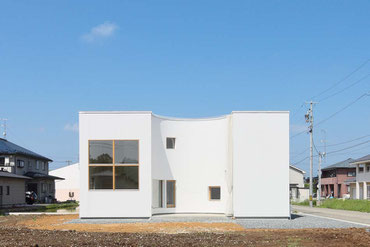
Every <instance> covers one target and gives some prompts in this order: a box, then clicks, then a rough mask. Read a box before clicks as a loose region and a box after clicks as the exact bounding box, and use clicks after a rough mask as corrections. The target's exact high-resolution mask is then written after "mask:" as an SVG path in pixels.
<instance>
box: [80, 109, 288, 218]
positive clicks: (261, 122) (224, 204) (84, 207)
mask: <svg viewBox="0 0 370 247" xmlns="http://www.w3.org/2000/svg"><path fill="white" fill-rule="evenodd" d="M79 124H80V132H79V133H80V164H81V201H80V203H81V205H80V217H81V218H96V217H103V218H109V217H151V215H153V214H158V213H221V214H225V215H230V216H235V217H290V211H289V113H288V112H233V113H231V114H230V115H227V116H222V117H218V118H208V119H175V118H166V117H160V116H157V115H154V114H152V113H151V112H80V122H79ZM167 138H175V146H174V147H175V148H174V149H168V148H167V147H166V142H167ZM99 140H101V141H103V140H108V142H110V141H111V140H113V145H118V144H115V143H116V140H120V141H122V140H123V141H124V140H136V141H137V142H138V162H137V163H138V164H135V165H134V166H135V167H136V166H137V167H138V188H135V189H113V188H112V189H96V188H95V189H91V186H90V189H89V176H92V175H89V171H90V170H89V169H95V168H94V166H100V167H104V166H106V165H95V164H89V155H90V154H89V143H90V142H91V141H93V142H96V141H99ZM89 141H90V142H89ZM109 145H110V144H109ZM113 149H114V148H113ZM117 152H118V151H116V154H114V152H113V156H114V157H115V155H117ZM117 159H118V158H117ZM114 160H115V158H113V163H116V161H114ZM91 162H93V161H91ZM94 162H95V161H94ZM109 162H111V161H109ZM121 165H122V164H121ZM108 166H112V165H108ZM128 166H130V165H128ZM113 167H114V168H113V173H115V172H117V170H118V166H116V165H113ZM104 169H106V168H104ZM107 169H108V170H109V169H110V168H107ZM126 176H128V175H126ZM113 177H114V179H113V187H114V186H116V185H115V184H116V183H117V182H119V181H117V180H118V179H119V178H116V177H115V176H113ZM262 178H263V179H262ZM94 179H95V178H90V183H91V182H92V181H94ZM124 179H126V178H124ZM172 180H174V181H175V182H166V181H172ZM167 183H169V184H168V186H169V187H170V185H171V184H175V187H174V193H172V190H171V188H172V187H171V188H167ZM109 186H111V185H109ZM256 186H259V187H260V188H261V189H262V190H261V189H259V190H256V189H255V188H256ZM210 187H212V188H215V187H217V188H215V190H213V189H212V193H213V192H214V193H216V194H212V196H211V194H210V191H211V189H210ZM167 189H168V191H167ZM218 190H220V198H218V194H217V192H215V191H218ZM261 191H262V193H261ZM263 191H266V193H264V192H263ZM167 196H168V197H169V198H167ZM172 197H174V205H173V204H168V201H171V198H172ZM212 197H214V198H217V199H215V200H213V199H214V198H212ZM211 198H212V200H211ZM271 205H273V206H271Z"/></svg>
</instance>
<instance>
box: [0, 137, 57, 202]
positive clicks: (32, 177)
mask: <svg viewBox="0 0 370 247" xmlns="http://www.w3.org/2000/svg"><path fill="white" fill-rule="evenodd" d="M51 161H52V160H51V159H49V158H47V157H45V156H42V155H40V154H37V153H35V152H33V151H30V150H28V149H26V148H23V147H21V146H19V145H17V144H15V143H12V142H10V141H8V140H6V139H2V138H0V206H1V205H12V204H22V203H25V192H26V191H34V192H35V193H36V194H37V195H38V199H39V200H40V202H50V201H52V200H53V198H55V180H56V179H63V178H59V177H56V176H51V175H49V162H51Z"/></svg>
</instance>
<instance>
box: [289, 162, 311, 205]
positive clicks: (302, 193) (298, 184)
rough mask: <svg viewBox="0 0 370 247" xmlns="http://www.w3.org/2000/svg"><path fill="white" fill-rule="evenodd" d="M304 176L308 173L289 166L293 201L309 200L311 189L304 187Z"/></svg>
mask: <svg viewBox="0 0 370 247" xmlns="http://www.w3.org/2000/svg"><path fill="white" fill-rule="evenodd" d="M304 174H306V172H305V171H303V170H301V169H299V168H298V167H295V166H292V165H290V166H289V188H290V199H291V200H292V201H295V202H301V201H304V200H308V196H309V189H306V188H305V187H304Z"/></svg>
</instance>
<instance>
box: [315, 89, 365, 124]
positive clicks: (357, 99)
mask: <svg viewBox="0 0 370 247" xmlns="http://www.w3.org/2000/svg"><path fill="white" fill-rule="evenodd" d="M365 96H370V92H368V93H364V94H362V95H360V96H359V97H358V98H356V99H355V100H354V101H352V102H351V103H349V104H348V105H346V106H344V107H343V108H342V109H340V110H339V111H336V112H334V113H333V114H331V115H330V116H329V117H327V118H325V119H324V120H321V121H320V122H318V123H317V124H315V126H318V125H320V124H322V123H324V122H326V121H328V120H329V119H331V118H333V117H335V116H336V115H337V114H339V113H341V112H342V111H344V110H346V109H347V108H348V107H350V106H351V105H353V104H355V103H356V102H357V101H359V100H360V99H362V98H363V97H365Z"/></svg>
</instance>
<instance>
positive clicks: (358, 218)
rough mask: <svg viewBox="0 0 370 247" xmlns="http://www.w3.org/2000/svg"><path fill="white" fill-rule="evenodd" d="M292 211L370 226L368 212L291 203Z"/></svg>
mask: <svg viewBox="0 0 370 247" xmlns="http://www.w3.org/2000/svg"><path fill="white" fill-rule="evenodd" d="M292 212H297V213H305V214H310V215H315V216H320V217H328V218H332V219H338V220H345V221H350V222H356V223H360V224H366V225H369V227H370V213H363V212H357V211H349V210H339V209H330V208H310V207H306V206H296V205H292Z"/></svg>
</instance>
